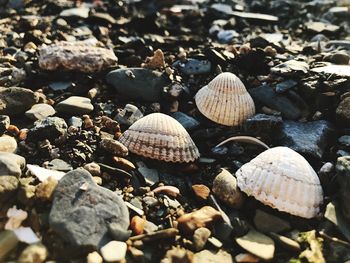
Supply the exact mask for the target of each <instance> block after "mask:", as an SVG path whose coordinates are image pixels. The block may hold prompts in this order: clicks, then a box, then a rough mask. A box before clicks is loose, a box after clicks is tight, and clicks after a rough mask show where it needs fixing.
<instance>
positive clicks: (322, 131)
mask: <svg viewBox="0 0 350 263" xmlns="http://www.w3.org/2000/svg"><path fill="white" fill-rule="evenodd" d="M334 135H335V131H334V129H333V127H332V125H331V124H330V123H329V122H327V121H324V120H320V121H313V122H307V123H301V122H293V121H285V122H284V123H283V128H282V131H281V133H280V134H279V136H278V137H279V140H278V141H279V143H280V144H281V145H283V146H287V147H289V148H291V149H293V150H295V151H297V152H299V153H301V154H304V155H308V156H310V157H315V158H322V156H323V154H324V152H325V150H326V149H327V147H328V146H329V145H330V144H331V142H332V140H333V136H334Z"/></svg>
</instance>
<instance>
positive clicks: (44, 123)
mask: <svg viewBox="0 0 350 263" xmlns="http://www.w3.org/2000/svg"><path fill="white" fill-rule="evenodd" d="M66 132H67V124H66V122H65V120H64V119H62V118H59V117H47V118H45V119H42V120H38V121H36V122H34V127H33V128H31V129H29V131H28V135H27V139H28V140H30V141H38V140H45V139H49V140H51V139H56V138H58V137H60V136H61V135H64V134H66Z"/></svg>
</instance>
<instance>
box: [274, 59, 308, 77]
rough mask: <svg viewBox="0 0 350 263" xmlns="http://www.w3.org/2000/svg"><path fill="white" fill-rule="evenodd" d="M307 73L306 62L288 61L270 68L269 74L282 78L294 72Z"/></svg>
mask: <svg viewBox="0 0 350 263" xmlns="http://www.w3.org/2000/svg"><path fill="white" fill-rule="evenodd" d="M308 71H309V65H308V64H307V63H306V62H303V61H297V60H288V61H286V62H284V63H281V64H278V65H277V66H275V67H273V68H271V72H273V73H275V74H280V75H283V76H289V75H292V74H294V73H295V72H299V73H307V72H308Z"/></svg>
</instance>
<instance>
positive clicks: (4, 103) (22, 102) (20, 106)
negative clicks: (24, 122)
mask: <svg viewBox="0 0 350 263" xmlns="http://www.w3.org/2000/svg"><path fill="white" fill-rule="evenodd" d="M37 100H38V98H37V96H36V95H35V93H34V92H33V91H31V90H29V89H25V88H18V87H11V88H2V87H0V114H5V115H9V116H14V115H19V114H23V113H24V112H25V111H26V110H29V109H30V108H31V107H32V106H33V105H34V104H35V103H36V102H37Z"/></svg>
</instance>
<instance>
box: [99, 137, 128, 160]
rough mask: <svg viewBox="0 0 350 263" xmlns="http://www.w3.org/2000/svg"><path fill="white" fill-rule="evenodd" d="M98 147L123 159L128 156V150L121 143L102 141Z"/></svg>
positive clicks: (109, 140)
mask: <svg viewBox="0 0 350 263" xmlns="http://www.w3.org/2000/svg"><path fill="white" fill-rule="evenodd" d="M99 145H100V147H101V148H102V149H103V150H105V151H106V152H109V153H111V154H113V155H117V156H122V157H125V156H127V155H128V148H126V147H125V146H124V145H123V144H122V143H120V142H118V141H116V140H113V139H102V140H101V142H100V144H99Z"/></svg>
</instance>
